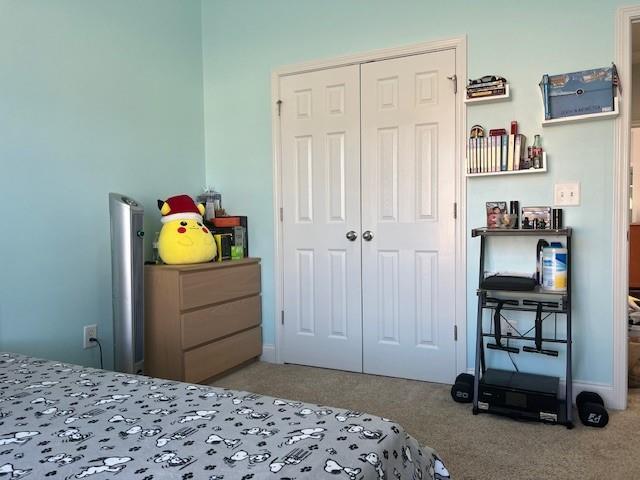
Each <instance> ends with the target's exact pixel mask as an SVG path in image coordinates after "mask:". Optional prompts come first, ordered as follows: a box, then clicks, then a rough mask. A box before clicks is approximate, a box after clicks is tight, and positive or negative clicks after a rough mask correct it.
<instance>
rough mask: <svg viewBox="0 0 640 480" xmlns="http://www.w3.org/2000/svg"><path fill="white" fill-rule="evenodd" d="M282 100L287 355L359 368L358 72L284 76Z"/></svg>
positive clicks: (350, 68) (313, 362)
mask: <svg viewBox="0 0 640 480" xmlns="http://www.w3.org/2000/svg"><path fill="white" fill-rule="evenodd" d="M280 94H281V100H282V106H281V108H282V110H281V146H282V201H283V214H284V216H283V257H284V279H283V285H284V312H285V313H284V354H283V359H284V361H285V362H289V363H300V364H304V365H314V366H319V367H327V368H335V369H340V370H352V371H358V372H360V371H362V310H361V301H362V297H361V277H360V276H361V258H360V252H361V246H360V71H359V67H358V66H357V65H355V66H348V67H342V68H334V69H329V70H322V71H317V72H310V73H303V74H298V75H292V76H288V77H284V78H283V79H282V80H281V82H280ZM350 231H351V232H353V235H357V238H353V235H350V236H351V237H352V238H353V240H349V239H348V238H347V233H348V232H350Z"/></svg>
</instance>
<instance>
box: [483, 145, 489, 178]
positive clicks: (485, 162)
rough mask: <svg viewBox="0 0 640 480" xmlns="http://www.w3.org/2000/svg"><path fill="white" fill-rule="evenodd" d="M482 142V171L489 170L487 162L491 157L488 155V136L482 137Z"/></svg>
mask: <svg viewBox="0 0 640 480" xmlns="http://www.w3.org/2000/svg"><path fill="white" fill-rule="evenodd" d="M483 140H484V141H483V143H484V171H485V172H490V171H491V170H489V162H490V161H491V157H490V156H489V137H484V138H483Z"/></svg>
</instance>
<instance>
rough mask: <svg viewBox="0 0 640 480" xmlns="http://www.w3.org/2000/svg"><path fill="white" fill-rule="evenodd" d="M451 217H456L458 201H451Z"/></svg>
mask: <svg viewBox="0 0 640 480" xmlns="http://www.w3.org/2000/svg"><path fill="white" fill-rule="evenodd" d="M453 218H454V219H455V218H458V202H453Z"/></svg>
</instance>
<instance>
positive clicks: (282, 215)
mask: <svg viewBox="0 0 640 480" xmlns="http://www.w3.org/2000/svg"><path fill="white" fill-rule="evenodd" d="M283 220H284V213H283V211H282V207H280V221H281V222H282V221H283Z"/></svg>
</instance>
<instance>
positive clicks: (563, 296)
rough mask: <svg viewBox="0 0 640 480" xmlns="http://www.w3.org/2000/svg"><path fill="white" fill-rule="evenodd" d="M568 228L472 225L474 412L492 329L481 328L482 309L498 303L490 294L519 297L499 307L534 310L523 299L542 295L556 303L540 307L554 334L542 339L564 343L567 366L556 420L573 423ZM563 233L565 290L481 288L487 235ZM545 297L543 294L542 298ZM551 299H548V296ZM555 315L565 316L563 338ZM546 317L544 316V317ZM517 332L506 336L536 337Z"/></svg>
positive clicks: (524, 338) (561, 234)
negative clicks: (476, 262)
mask: <svg viewBox="0 0 640 480" xmlns="http://www.w3.org/2000/svg"><path fill="white" fill-rule="evenodd" d="M571 234H572V231H571V228H564V229H559V230H551V229H549V230H533V229H503V230H497V229H489V228H475V229H473V230H472V231H471V236H472V237H480V272H479V279H478V290H477V294H478V318H477V328H476V361H475V376H474V389H473V414H474V415H477V414H478V413H481V412H482V411H483V410H480V409H479V408H478V389H479V384H480V378H481V375H480V373H481V372H482V375H484V374H485V372H486V365H485V357H484V348H485V347H484V338H485V337H493V336H494V334H492V333H491V332H488V333H487V332H485V331H483V326H482V317H483V311H484V310H485V309H490V310H491V309H493V310H495V308H496V307H497V304H494V303H495V302H494V301H492V298H491V297H489V294H490V293H491V295H494V296H498V297H500V296H505V295H506V296H508V297H509V298H510V299H516V300H518V304H517V305H503V306H502V310H511V311H518V312H534V313H535V312H536V309H535V308H531V307H529V306H527V305H525V304H523V303H522V300H525V299H534V298H536V299H545V301H546V302H548V303H549V304H553V303H555V304H556V306H555V307H549V306H548V305H547V306H546V307H545V308H543V309H542V313H543V314H546V315H547V316H549V315H554V320H555V330H556V335H554V337H553V338H551V337H549V338H546V337H543V338H542V341H543V342H545V343H559V344H566V367H565V379H566V381H565V384H566V386H565V398H566V401H563V400H560V399H558V405H559V407H558V412H559V415H558V422H557V423H560V424H563V425H565V426H566V427H567V428H572V427H573V405H572V401H571V399H572V398H573V396H572V383H573V381H572V378H573V377H572V371H571V344H572V339H571V256H572V252H571ZM515 236H521V237H538V238H540V237H564V238H566V248H567V290H566V291H565V292H556V291H550V290H544V289H542V288H540V287H536V288H535V289H534V290H531V291H525V292H523V291H511V290H500V291H497V290H487V289H483V288H481V285H482V281H483V280H484V273H485V272H484V263H485V250H486V242H487V238H488V237H515ZM545 297H546V298H545ZM547 299H550V300H547ZM558 315H563V316H564V317H565V319H566V336H565V338H558V336H557V320H558V317H557V316H558ZM545 318H547V317H545ZM531 330H532V329H530V330H528V331H527V332H524V333H520V332H517V333H518V334H517V335H510V336H509V337H508V338H509V340H516V341H517V340H525V341H534V340H535V338H534V337H531V336H529V335H528V334H529V332H531ZM490 413H497V414H503V415H509V414H508V413H507V412H503V411H501V409H494V410H493V411H491V412H490Z"/></svg>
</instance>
